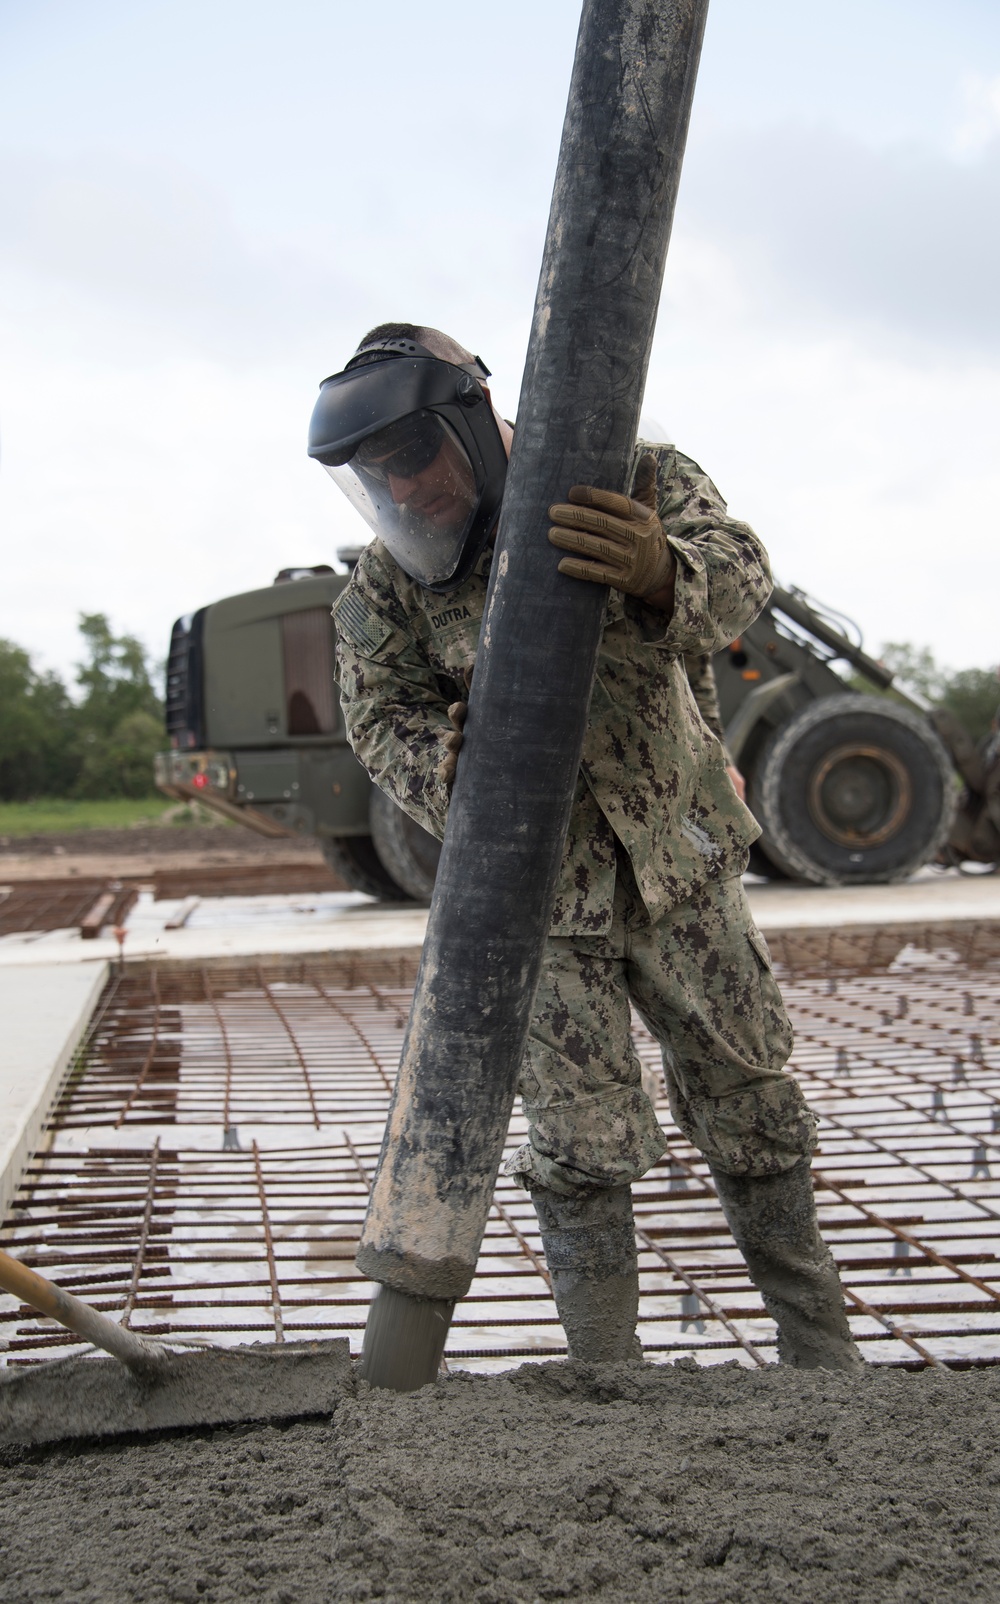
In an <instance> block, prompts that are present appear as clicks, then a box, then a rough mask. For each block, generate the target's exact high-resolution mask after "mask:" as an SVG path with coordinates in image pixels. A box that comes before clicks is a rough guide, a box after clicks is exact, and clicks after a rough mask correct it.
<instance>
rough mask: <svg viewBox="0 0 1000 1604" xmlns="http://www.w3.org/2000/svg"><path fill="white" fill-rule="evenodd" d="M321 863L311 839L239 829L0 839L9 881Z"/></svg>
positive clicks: (1, 873) (0, 874) (1, 868)
mask: <svg viewBox="0 0 1000 1604" xmlns="http://www.w3.org/2000/svg"><path fill="white" fill-rule="evenodd" d="M322 862H323V854H322V852H321V851H320V849H319V847H318V845H317V844H316V842H315V841H314V840H312V839H311V838H307V839H303V840H300V839H298V838H296V837H292V836H289V837H288V838H276V839H269V838H268V837H267V836H263V835H255V834H254V832H253V831H252V830H246V829H244V828H243V827H242V826H241V825H232V826H227V825H224V824H220V825H209V826H204V827H202V826H198V825H183V826H182V825H166V824H164V825H143V826H141V827H139V828H136V829H128V830H76V831H73V832H71V833H66V834H52V835H22V836H6V837H3V838H0V878H3V879H5V880H8V881H13V880H32V879H48V878H51V876H52V875H60V876H61V875H67V876H68V875H74V874H79V875H93V876H104V875H107V876H113V875H116V874H126V875H128V876H130V877H134V876H136V875H139V874H152V873H154V872H155V870H156V869H158V868H171V869H173V868H178V869H179V868H185V869H195V868H203V867H209V868H212V867H220V868H221V867H225V866H236V865H239V864H244V863H246V864H261V863H274V864H278V863H322Z"/></svg>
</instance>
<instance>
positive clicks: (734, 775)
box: [726, 763, 747, 802]
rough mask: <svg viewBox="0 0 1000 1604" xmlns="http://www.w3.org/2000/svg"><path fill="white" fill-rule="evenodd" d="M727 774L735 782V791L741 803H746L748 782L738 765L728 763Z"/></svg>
mask: <svg viewBox="0 0 1000 1604" xmlns="http://www.w3.org/2000/svg"><path fill="white" fill-rule="evenodd" d="M726 773H727V774H728V775H729V778H730V779H731V780H732V782H733V790H734V791H735V792H736V795H737V796H738V797H739V799H740V801H741V802H745V801H746V799H747V782H746V780H745V779H744V778H743V776H742V774H741V773H740V771H739V769H738V768H737V767H736V764H735V763H727V764H726Z"/></svg>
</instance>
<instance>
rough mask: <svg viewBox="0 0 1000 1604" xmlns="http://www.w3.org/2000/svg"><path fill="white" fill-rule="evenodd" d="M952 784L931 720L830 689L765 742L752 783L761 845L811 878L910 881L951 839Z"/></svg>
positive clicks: (793, 872)
mask: <svg viewBox="0 0 1000 1604" xmlns="http://www.w3.org/2000/svg"><path fill="white" fill-rule="evenodd" d="M955 797H956V787H955V780H954V775H953V773H952V767H951V762H950V760H949V757H948V754H947V752H946V751H945V749H944V747H943V745H942V744H941V741H940V740H939V739H938V737H937V735H936V734H935V732H934V730H933V729H932V728H931V725H930V723H929V722H928V720H927V719H925V718H923V717H922V716H921V714H919V713H917V712H914V711H912V710H911V709H910V708H908V707H903V706H900V705H899V704H897V703H895V702H891V701H889V700H888V699H887V698H885V697H880V696H857V695H854V694H852V693H849V692H848V693H845V694H844V695H842V696H827V697H823V698H821V699H820V700H819V701H816V702H810V703H809V704H808V706H806V707H803V708H800V709H799V711H798V712H797V713H795V714H793V715H792V717H791V718H790V719H788V720H787V721H786V722H785V723H784V724H781V725H779V726H778V728H777V729H776V730H775V732H774V734H773V735H772V736H771V737H770V739H769V740H768V742H767V745H766V746H765V747H764V749H763V751H762V753H761V755H760V758H759V760H758V762H757V763H756V764H755V766H754V773H753V775H752V777H751V783H750V797H749V800H750V806H751V808H752V809H753V812H754V813H755V815H756V817H757V820H758V822H759V824H760V826H761V829H762V831H763V834H762V836H761V843H760V844H761V847H762V848H763V851H764V852H765V853H766V855H767V857H768V858H770V859H771V861H772V862H773V863H775V864H776V865H777V866H778V867H779V868H780V869H783V870H784V871H785V873H786V874H787V875H789V876H790V877H791V878H793V879H797V880H807V881H810V882H811V883H812V884H813V885H827V886H836V885H852V884H854V885H858V884H864V883H866V882H868V883H871V882H876V883H884V882H887V881H891V880H905V879H906V878H907V876H908V875H911V874H913V873H914V872H915V871H916V870H917V869H919V868H920V867H921V865H922V864H924V863H927V862H928V861H929V860H930V859H932V858H934V857H935V856H936V855H937V853H938V852H939V850H940V849H941V847H942V846H943V845H944V843H945V842H946V841H947V839H948V834H949V831H950V829H951V822H952V816H953V813H954V808H955Z"/></svg>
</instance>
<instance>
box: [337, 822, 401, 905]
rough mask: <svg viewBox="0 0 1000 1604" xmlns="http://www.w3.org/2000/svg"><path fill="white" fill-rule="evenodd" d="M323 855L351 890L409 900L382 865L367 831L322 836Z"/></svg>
mask: <svg viewBox="0 0 1000 1604" xmlns="http://www.w3.org/2000/svg"><path fill="white" fill-rule="evenodd" d="M319 844H320V846H321V848H322V850H323V856H324V858H325V859H326V861H327V863H328V864H329V865H330V868H331V869H332V870H333V872H334V874H335V875H338V876H339V878H340V879H341V880H343V882H344V884H345V885H346V886H348V887H349V888H350V890H351V891H363V892H364V894H365V896H366V897H377V898H378V900H379V902H411V901H412V900H413V899H412V897H411V896H410V894H409V892H408V891H404V890H403V887H402V886H401V885H397V883H396V881H395V880H394V879H393V878H392V876H391V875H390V874H389V872H388V870H387V869H385V868H384V867H383V865H382V862H381V860H380V858H379V855H378V853H377V852H376V850H375V843H374V842H373V841H372V838H371V836H370V835H341V836H322V837H321V838H320V843H319Z"/></svg>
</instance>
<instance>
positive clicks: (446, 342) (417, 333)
mask: <svg viewBox="0 0 1000 1604" xmlns="http://www.w3.org/2000/svg"><path fill="white" fill-rule="evenodd" d="M379 340H414V341H415V342H416V343H417V345H424V346H426V347H427V349H428V351H430V352H431V353H432V354H433V355H434V356H437V357H440V358H441V360H442V362H454V363H455V365H456V366H461V364H462V363H463V362H476V361H477V360H478V358H477V357H475V356H473V354H472V352H471V351H467V350H466V348H465V346H464V345H459V343H458V341H457V340H453V339H452V337H451V335H450V334H444V333H442V331H441V330H440V329H432V328H430V327H428V325H427V324H424V323H377V324H376V325H375V327H374V328H373V329H369V330H368V333H367V334H365V335H363V336H362V338H361V339H360V340H359V341H358V348H357V350H356V351H355V353H354V357H353V358H352V363H354V362H357V359H358V358H359V357H363V356H364V355H365V347H366V346H369V345H375V344H376V343H377V342H378V341H379ZM392 355H393V352H391V351H372V353H371V355H370V356H368V357H367V359H366V360H367V361H369V362H380V361H382V360H383V359H384V358H386V357H391V356H392ZM358 365H359V366H360V365H361V364H360V363H358Z"/></svg>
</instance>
